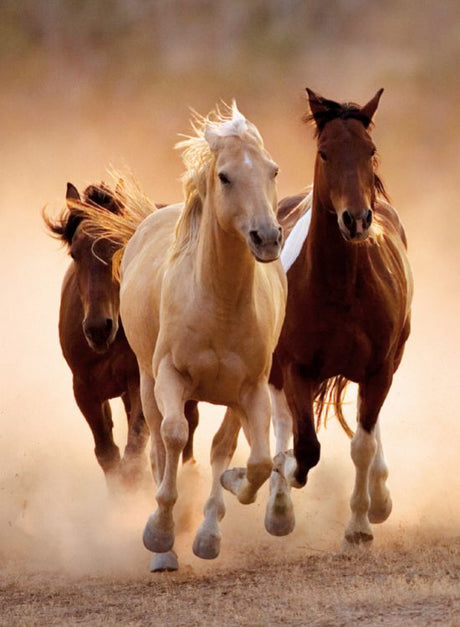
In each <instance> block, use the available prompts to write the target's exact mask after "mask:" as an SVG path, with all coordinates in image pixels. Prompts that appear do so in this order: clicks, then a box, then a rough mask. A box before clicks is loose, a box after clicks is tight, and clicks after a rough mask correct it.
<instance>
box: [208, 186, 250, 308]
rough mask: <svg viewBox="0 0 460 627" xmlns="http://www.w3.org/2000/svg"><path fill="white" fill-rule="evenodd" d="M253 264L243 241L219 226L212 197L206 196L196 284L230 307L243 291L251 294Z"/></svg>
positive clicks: (240, 298) (238, 301) (242, 294)
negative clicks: (197, 281) (197, 282)
mask: <svg viewBox="0 0 460 627" xmlns="http://www.w3.org/2000/svg"><path fill="white" fill-rule="evenodd" d="M255 264H256V261H255V259H254V257H253V255H252V254H251V253H250V251H249V249H248V246H247V244H246V243H245V242H244V241H243V240H242V239H241V238H240V237H238V236H237V235H236V234H232V233H230V232H228V231H224V229H223V228H222V227H221V226H220V225H219V223H218V221H217V219H216V216H215V211H214V206H213V200H212V198H210V197H207V198H206V200H205V204H204V207H203V214H202V218H201V224H200V232H199V236H198V246H197V265H196V270H197V274H198V280H199V283H200V284H201V285H202V286H203V287H205V288H206V289H209V290H210V291H211V293H212V294H213V296H214V297H215V298H216V299H219V300H221V301H224V302H225V303H227V304H229V305H230V306H231V305H232V303H234V304H235V305H237V304H241V302H242V300H243V297H244V295H245V294H246V295H251V294H252V288H253V278H254V272H255Z"/></svg>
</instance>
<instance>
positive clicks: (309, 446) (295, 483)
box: [275, 364, 321, 488]
mask: <svg viewBox="0 0 460 627" xmlns="http://www.w3.org/2000/svg"><path fill="white" fill-rule="evenodd" d="M284 375H285V376H284V392H285V394H286V399H287V402H288V405H289V409H290V410H291V414H292V418H293V432H294V456H292V454H291V453H287V454H284V453H279V454H278V455H277V457H276V458H275V467H276V468H278V470H279V472H281V473H282V474H283V475H284V476H285V478H286V480H287V481H288V483H289V485H291V486H292V487H295V488H302V487H303V486H304V485H305V484H306V483H307V476H308V472H309V471H310V469H311V468H313V467H314V466H316V464H317V463H318V462H319V458H320V451H321V445H320V443H319V442H318V438H317V437H316V431H315V424H314V413H313V397H314V389H315V385H314V383H313V381H312V380H311V379H308V378H307V377H305V376H304V375H303V374H302V373H301V371H300V369H299V367H298V366H297V365H296V364H291V365H290V366H289V367H288V368H287V369H286V371H285V373H284Z"/></svg>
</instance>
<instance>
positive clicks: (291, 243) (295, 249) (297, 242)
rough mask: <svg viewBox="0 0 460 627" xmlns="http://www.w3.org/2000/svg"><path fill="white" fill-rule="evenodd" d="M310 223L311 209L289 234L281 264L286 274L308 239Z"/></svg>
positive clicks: (282, 252) (282, 253)
mask: <svg viewBox="0 0 460 627" xmlns="http://www.w3.org/2000/svg"><path fill="white" fill-rule="evenodd" d="M310 221H311V209H309V210H308V211H306V212H305V213H304V214H303V216H302V217H301V218H300V220H298V221H297V222H296V224H295V226H294V228H293V229H292V231H291V232H290V233H289V237H288V238H287V240H286V243H285V244H284V247H283V250H282V251H281V263H282V265H283V268H284V271H285V272H287V271H288V270H289V268H290V267H291V266H292V264H293V263H294V261H295V260H296V259H297V257H298V256H299V254H300V251H301V250H302V246H303V244H304V242H305V240H306V239H307V235H308V229H309V228H310Z"/></svg>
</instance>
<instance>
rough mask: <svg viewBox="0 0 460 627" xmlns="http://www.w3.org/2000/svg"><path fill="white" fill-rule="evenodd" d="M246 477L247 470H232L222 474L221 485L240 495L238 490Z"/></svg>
mask: <svg viewBox="0 0 460 627" xmlns="http://www.w3.org/2000/svg"><path fill="white" fill-rule="evenodd" d="M245 477H246V469H245V468H231V469H230V470H226V471H225V472H224V473H222V475H221V477H220V483H221V486H222V487H223V488H225V489H226V490H228V491H229V492H231V493H232V494H235V495H238V488H239V487H240V486H241V483H242V481H243V479H244V478H245Z"/></svg>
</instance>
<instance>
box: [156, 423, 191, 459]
mask: <svg viewBox="0 0 460 627" xmlns="http://www.w3.org/2000/svg"><path fill="white" fill-rule="evenodd" d="M188 434H189V428H188V422H187V420H186V419H185V417H183V416H178V417H177V416H175V417H173V416H165V417H164V418H163V421H162V423H161V437H162V438H163V442H164V443H165V446H166V448H168V449H173V450H177V451H182V450H183V449H184V448H185V445H186V444H187V441H188Z"/></svg>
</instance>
